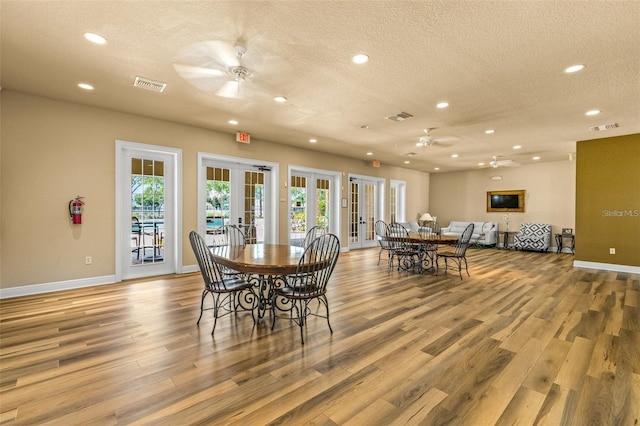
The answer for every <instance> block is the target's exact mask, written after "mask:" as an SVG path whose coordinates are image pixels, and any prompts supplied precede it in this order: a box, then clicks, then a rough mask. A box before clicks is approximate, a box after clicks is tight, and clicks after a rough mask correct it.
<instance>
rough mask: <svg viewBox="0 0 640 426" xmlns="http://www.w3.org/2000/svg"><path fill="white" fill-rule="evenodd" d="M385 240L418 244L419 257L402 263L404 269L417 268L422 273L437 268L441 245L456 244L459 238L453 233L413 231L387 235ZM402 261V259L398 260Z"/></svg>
mask: <svg viewBox="0 0 640 426" xmlns="http://www.w3.org/2000/svg"><path fill="white" fill-rule="evenodd" d="M382 238H383V239H384V240H386V241H389V242H391V243H402V244H409V245H413V246H416V251H415V253H416V254H415V256H416V257H417V259H415V260H414V259H413V258H412V259H411V262H407V263H406V264H400V265H399V266H401V267H403V269H406V270H408V269H416V270H417V271H418V272H420V273H422V272H424V271H427V270H433V269H435V268H436V265H435V262H436V258H435V256H436V251H437V247H438V246H440V245H447V246H451V245H455V244H456V243H457V242H458V240H459V238H458V237H456V236H453V235H439V234H419V233H414V232H411V233H409V234H408V235H407V236H405V237H397V236H385V237H382ZM398 262H399V263H400V262H401V261H400V260H398Z"/></svg>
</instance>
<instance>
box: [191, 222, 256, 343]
mask: <svg viewBox="0 0 640 426" xmlns="http://www.w3.org/2000/svg"><path fill="white" fill-rule="evenodd" d="M189 241H190V242H191V248H192V249H193V253H194V254H195V256H196V259H197V261H198V266H199V267H200V272H201V273H202V279H203V281H204V290H202V297H201V299H200V316H199V317H198V322H197V323H196V324H200V320H201V319H202V313H203V312H204V311H207V310H211V309H212V310H213V328H212V329H211V334H213V333H214V331H215V330H216V324H217V322H218V318H220V317H222V316H225V315H228V314H230V313H232V312H238V311H251V316H252V317H253V322H254V323H255V321H256V317H255V313H254V310H255V308H257V306H258V295H257V294H256V293H255V291H254V289H253V285H252V284H251V283H249V282H248V281H246V280H245V279H243V278H241V277H240V276H228V275H225V274H223V273H222V271H221V270H220V265H218V263H216V261H215V260H214V258H213V256H211V252H210V251H209V248H208V247H207V243H206V241H205V240H204V238H202V236H201V235H200V234H198V233H197V232H196V231H191V232H190V233H189ZM207 294H211V298H212V299H213V307H211V308H206V309H205V308H204V299H205V297H206V296H207Z"/></svg>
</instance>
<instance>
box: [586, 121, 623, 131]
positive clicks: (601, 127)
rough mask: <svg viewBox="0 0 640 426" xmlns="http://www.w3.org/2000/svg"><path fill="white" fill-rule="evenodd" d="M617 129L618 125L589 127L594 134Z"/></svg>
mask: <svg viewBox="0 0 640 426" xmlns="http://www.w3.org/2000/svg"><path fill="white" fill-rule="evenodd" d="M616 127H618V123H612V124H603V125H601V126H594V127H589V130H591V131H592V132H601V131H603V130H610V129H615V128H616Z"/></svg>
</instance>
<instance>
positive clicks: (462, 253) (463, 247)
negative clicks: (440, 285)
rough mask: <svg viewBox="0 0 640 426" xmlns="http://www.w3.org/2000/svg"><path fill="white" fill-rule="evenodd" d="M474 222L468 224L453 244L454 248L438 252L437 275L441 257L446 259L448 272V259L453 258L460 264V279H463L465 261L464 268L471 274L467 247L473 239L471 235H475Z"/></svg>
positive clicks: (445, 263)
mask: <svg viewBox="0 0 640 426" xmlns="http://www.w3.org/2000/svg"><path fill="white" fill-rule="evenodd" d="M473 226H474V225H473V223H470V224H469V225H467V227H466V228H465V229H464V231H463V232H462V235H461V236H460V239H459V240H458V242H456V244H455V245H454V246H453V250H450V251H445V252H443V253H440V252H438V253H437V255H436V275H437V274H438V269H439V264H438V260H440V259H441V258H442V259H444V265H445V269H444V273H445V274H446V273H447V269H448V267H449V264H448V261H449V260H452V261H453V262H455V263H456V265H458V273H459V274H460V279H462V263H463V262H464V268H465V270H466V271H467V275H469V276H470V274H469V265H468V264H467V248H468V247H469V242H470V241H471V236H472V235H473Z"/></svg>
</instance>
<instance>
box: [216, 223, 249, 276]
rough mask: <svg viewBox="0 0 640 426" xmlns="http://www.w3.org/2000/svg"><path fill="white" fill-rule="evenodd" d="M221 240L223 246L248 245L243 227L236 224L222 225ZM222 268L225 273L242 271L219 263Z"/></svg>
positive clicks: (237, 273)
mask: <svg viewBox="0 0 640 426" xmlns="http://www.w3.org/2000/svg"><path fill="white" fill-rule="evenodd" d="M221 242H222V244H221V245H223V246H239V247H244V246H246V245H247V240H246V238H245V236H244V232H242V229H240V228H239V227H237V226H235V225H224V226H222V238H221ZM219 267H220V270H221V271H222V273H223V274H225V275H241V274H242V272H240V271H236V270H235V269H232V268H230V267H228V266H224V265H219Z"/></svg>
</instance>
